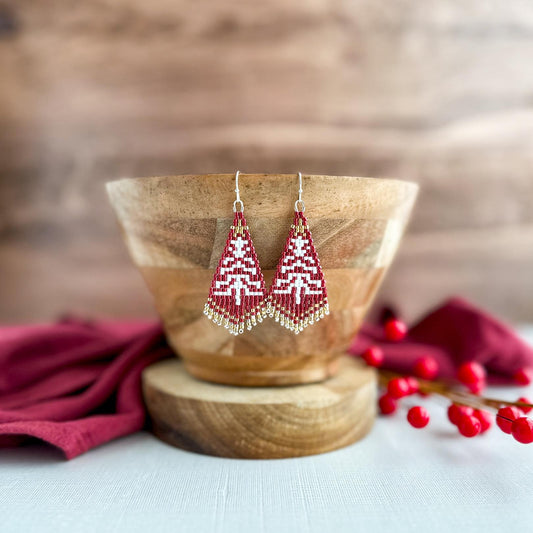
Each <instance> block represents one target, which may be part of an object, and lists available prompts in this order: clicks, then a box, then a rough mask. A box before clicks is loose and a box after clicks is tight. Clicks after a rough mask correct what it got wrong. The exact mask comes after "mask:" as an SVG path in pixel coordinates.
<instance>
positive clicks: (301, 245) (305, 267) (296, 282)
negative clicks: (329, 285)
mask: <svg viewBox="0 0 533 533" xmlns="http://www.w3.org/2000/svg"><path fill="white" fill-rule="evenodd" d="M267 306H268V315H269V316H270V317H273V318H274V319H275V320H276V322H279V323H280V325H282V326H285V327H286V328H288V329H290V330H291V331H293V332H294V333H295V334H296V335H297V334H298V333H300V332H301V331H302V330H304V329H305V328H306V327H307V326H310V325H312V324H314V323H315V322H318V321H319V320H320V319H322V318H324V316H325V315H329V304H328V294H327V289H326V280H325V279H324V274H323V272H322V268H321V266H320V260H319V259H318V255H317V253H316V249H315V245H314V244H313V238H312V237H311V232H310V230H309V226H308V224H307V219H306V218H305V216H304V214H303V211H295V212H294V223H293V224H292V226H291V229H290V231H289V236H288V238H287V243H286V244H285V249H284V250H283V255H282V256H281V259H280V260H279V263H278V266H277V269H276V274H275V276H274V279H273V281H272V285H271V287H270V290H269V293H268V296H267Z"/></svg>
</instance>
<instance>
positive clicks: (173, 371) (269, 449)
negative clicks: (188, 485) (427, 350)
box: [143, 357, 376, 459]
mask: <svg viewBox="0 0 533 533" xmlns="http://www.w3.org/2000/svg"><path fill="white" fill-rule="evenodd" d="M143 392H144V399H145V402H146V406H147V408H148V412H149V413H150V417H151V419H152V424H153V430H154V432H155V434H156V435H157V436H158V437H159V438H160V439H162V440H164V441H166V442H168V443H169V444H172V445H173V446H177V447H178V448H183V449H185V450H190V451H193V452H199V453H204V454H208V455H217V456H220V457H234V458H242V459H272V458H282V457H299V456H303V455H314V454H317V453H323V452H327V451H330V450H336V449H338V448H342V447H344V446H348V445H349V444H352V443H353V442H355V441H357V440H360V439H361V438H363V437H364V436H365V435H366V434H367V433H368V432H369V431H370V429H371V427H372V424H373V422H374V418H375V414H376V413H375V410H376V398H375V396H376V374H375V372H374V370H373V369H371V368H369V367H366V366H363V365H361V364H360V363H359V362H358V361H355V360H354V359H351V358H348V357H345V358H343V359H342V360H341V372H340V373H339V375H338V376H336V377H333V378H331V379H329V380H327V381H325V382H322V383H320V384H312V385H298V386H294V387H261V388H243V387H230V386H227V385H215V384H212V383H205V382H202V381H198V380H196V379H194V378H192V377H191V376H190V375H189V374H188V373H187V372H186V371H185V368H184V366H183V363H182V362H181V361H179V360H177V359H176V360H166V361H161V362H159V363H156V364H155V365H152V366H150V367H149V368H147V369H146V370H145V371H144V373H143Z"/></svg>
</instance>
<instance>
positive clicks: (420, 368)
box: [413, 356, 439, 380]
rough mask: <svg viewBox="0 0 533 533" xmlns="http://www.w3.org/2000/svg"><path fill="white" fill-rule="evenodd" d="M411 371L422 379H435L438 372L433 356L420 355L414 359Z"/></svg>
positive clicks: (437, 365)
mask: <svg viewBox="0 0 533 533" xmlns="http://www.w3.org/2000/svg"><path fill="white" fill-rule="evenodd" d="M413 372H414V374H415V376H418V377H419V378H422V379H428V380H431V379H435V378H436V377H437V374H438V373H439V364H438V363H437V360H436V359H435V358H434V357H430V356H426V357H421V358H420V359H417V360H416V361H415V364H414V365H413Z"/></svg>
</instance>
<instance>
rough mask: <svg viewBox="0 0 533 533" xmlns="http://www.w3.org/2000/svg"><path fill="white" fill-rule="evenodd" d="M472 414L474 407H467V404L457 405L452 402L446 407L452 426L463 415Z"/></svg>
mask: <svg viewBox="0 0 533 533" xmlns="http://www.w3.org/2000/svg"><path fill="white" fill-rule="evenodd" d="M473 414H474V409H472V407H468V406H467V405H458V404H456V403H452V404H451V405H450V407H448V419H449V420H450V422H451V423H452V424H453V425H454V426H457V425H458V424H459V421H460V420H461V417H462V416H463V415H467V416H472V415H473Z"/></svg>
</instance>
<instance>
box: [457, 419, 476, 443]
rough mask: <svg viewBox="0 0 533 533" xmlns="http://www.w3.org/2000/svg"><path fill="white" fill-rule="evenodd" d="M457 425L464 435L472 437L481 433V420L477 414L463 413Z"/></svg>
mask: <svg viewBox="0 0 533 533" xmlns="http://www.w3.org/2000/svg"><path fill="white" fill-rule="evenodd" d="M457 427H458V428H459V433H460V434H461V435H462V436H463V437H468V438H472V437H475V436H476V435H479V434H480V433H481V422H480V421H479V420H478V419H477V418H476V417H475V416H469V415H462V416H461V419H460V420H459V424H458V426H457Z"/></svg>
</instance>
